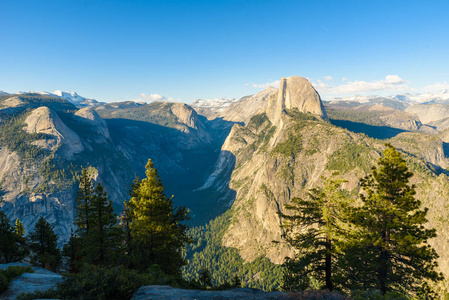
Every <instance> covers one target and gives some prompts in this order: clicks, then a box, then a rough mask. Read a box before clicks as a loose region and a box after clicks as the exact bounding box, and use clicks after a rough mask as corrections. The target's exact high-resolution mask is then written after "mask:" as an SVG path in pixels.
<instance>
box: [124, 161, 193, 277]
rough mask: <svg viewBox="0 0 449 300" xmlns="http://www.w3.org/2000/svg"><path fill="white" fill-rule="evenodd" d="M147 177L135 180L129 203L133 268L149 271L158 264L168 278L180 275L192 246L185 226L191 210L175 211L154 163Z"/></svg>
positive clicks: (180, 208) (127, 205)
mask: <svg viewBox="0 0 449 300" xmlns="http://www.w3.org/2000/svg"><path fill="white" fill-rule="evenodd" d="M145 174H146V176H147V177H146V178H144V179H143V180H139V179H137V180H135V182H134V184H133V185H132V190H131V199H130V200H129V201H128V202H127V203H125V207H127V214H128V216H129V221H130V222H129V229H130V235H131V237H130V252H129V253H128V257H129V265H130V267H132V268H135V269H138V270H146V269H147V268H149V267H150V266H151V265H153V264H158V265H159V266H160V267H161V268H162V270H163V271H164V272H165V273H166V274H177V275H180V268H181V267H182V266H183V265H184V264H185V260H184V259H183V257H182V252H181V251H182V249H183V248H184V246H185V244H186V243H189V242H191V239H190V238H189V237H188V235H187V230H188V227H187V226H186V225H184V224H182V223H181V222H182V221H185V220H188V219H189V217H188V210H187V209H186V208H185V207H183V206H181V207H179V208H177V209H175V208H173V201H172V198H168V197H166V196H165V194H164V186H163V184H162V182H161V180H160V178H159V176H158V174H157V170H156V169H155V168H154V165H153V162H152V161H151V159H150V160H148V163H147V165H146V172H145Z"/></svg>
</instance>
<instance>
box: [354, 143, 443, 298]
mask: <svg viewBox="0 0 449 300" xmlns="http://www.w3.org/2000/svg"><path fill="white" fill-rule="evenodd" d="M386 146H387V148H386V149H385V150H384V152H383V157H381V158H380V159H379V162H378V166H377V167H373V171H372V174H370V175H368V176H366V177H365V178H363V179H361V186H362V188H363V190H364V192H365V193H364V194H362V195H361V199H362V202H363V206H361V207H357V208H353V212H352V216H351V222H352V223H353V225H354V226H355V228H356V231H355V232H354V236H353V237H352V243H351V244H349V247H348V248H347V249H346V251H347V252H348V255H347V256H346V257H347V259H348V261H347V265H348V266H350V268H348V269H347V270H348V274H347V275H346V276H347V277H348V278H351V280H350V281H349V282H352V287H351V286H350V287H349V288H351V289H353V288H360V287H363V288H373V289H377V290H379V291H380V292H381V294H382V295H386V294H387V293H388V292H400V293H407V294H410V295H417V296H420V295H425V296H426V297H428V298H434V297H436V295H434V294H433V291H432V289H431V288H430V287H429V285H428V282H429V281H434V282H438V281H440V280H442V278H443V277H442V274H441V273H438V272H437V271H436V268H437V262H436V258H437V257H438V255H437V253H436V252H435V250H434V249H433V248H432V247H431V246H430V245H428V240H429V239H430V238H433V237H435V236H436V233H435V230H434V229H426V228H425V227H424V226H423V224H425V223H426V222H427V218H426V215H427V212H428V209H427V208H425V209H423V210H421V201H420V200H418V199H415V193H416V192H415V186H414V185H409V179H410V178H411V177H412V176H413V174H412V173H411V172H409V170H408V168H407V165H406V162H405V160H404V159H403V158H402V156H401V154H400V153H399V152H398V151H397V150H396V149H395V148H394V147H393V146H391V145H389V144H386Z"/></svg>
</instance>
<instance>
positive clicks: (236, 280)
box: [232, 274, 242, 288]
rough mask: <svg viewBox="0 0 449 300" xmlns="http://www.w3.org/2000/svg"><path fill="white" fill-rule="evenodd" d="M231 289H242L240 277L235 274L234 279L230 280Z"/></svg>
mask: <svg viewBox="0 0 449 300" xmlns="http://www.w3.org/2000/svg"><path fill="white" fill-rule="evenodd" d="M232 287H234V288H240V287H242V281H241V280H240V277H239V275H237V274H235V275H234V278H232Z"/></svg>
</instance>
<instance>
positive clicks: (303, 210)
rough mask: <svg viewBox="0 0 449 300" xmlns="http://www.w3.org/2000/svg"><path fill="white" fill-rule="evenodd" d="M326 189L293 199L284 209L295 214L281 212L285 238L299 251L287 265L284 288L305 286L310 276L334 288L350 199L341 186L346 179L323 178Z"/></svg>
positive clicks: (329, 288)
mask: <svg viewBox="0 0 449 300" xmlns="http://www.w3.org/2000/svg"><path fill="white" fill-rule="evenodd" d="M322 179H323V181H324V187H323V188H320V187H318V188H313V189H311V190H310V191H309V193H308V194H307V197H306V198H305V199H301V198H293V199H292V201H291V203H290V204H286V205H285V208H286V209H287V210H288V211H290V212H292V214H283V213H279V215H280V216H281V217H282V218H283V219H284V221H283V223H284V224H283V225H282V228H283V229H285V234H284V237H285V239H286V241H287V242H288V243H289V244H290V245H291V246H292V247H293V248H295V249H296V250H297V251H298V252H297V254H296V257H295V258H294V259H290V258H288V259H287V260H286V262H285V264H284V267H285V268H286V273H285V274H284V281H285V282H284V289H286V290H295V289H302V290H304V289H306V288H307V287H308V284H310V282H309V277H313V278H315V279H317V280H319V281H322V282H324V288H325V289H328V290H330V291H332V289H333V288H334V277H335V272H334V271H335V270H334V269H335V268H336V262H337V260H338V256H339V249H338V244H339V242H340V241H341V239H342V236H343V235H344V225H343V221H344V215H345V212H346V211H347V209H348V207H349V200H348V199H347V198H346V197H344V196H343V193H342V191H341V189H340V187H341V184H342V183H343V182H344V181H343V180H334V179H326V178H322Z"/></svg>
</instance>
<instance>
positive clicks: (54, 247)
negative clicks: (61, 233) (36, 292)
mask: <svg viewBox="0 0 449 300" xmlns="http://www.w3.org/2000/svg"><path fill="white" fill-rule="evenodd" d="M29 239H30V242H31V244H30V248H31V250H32V251H33V254H32V256H31V259H32V261H33V262H34V263H36V264H38V265H40V266H41V267H43V268H44V267H50V268H51V269H52V270H56V269H58V267H59V266H60V264H61V252H60V251H59V249H58V244H57V242H58V237H57V235H56V234H55V232H54V231H53V227H52V226H51V225H50V223H48V222H47V221H46V220H45V219H44V218H43V217H40V218H39V220H38V221H37V223H36V225H35V226H34V230H33V231H32V232H31V233H30V236H29Z"/></svg>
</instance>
